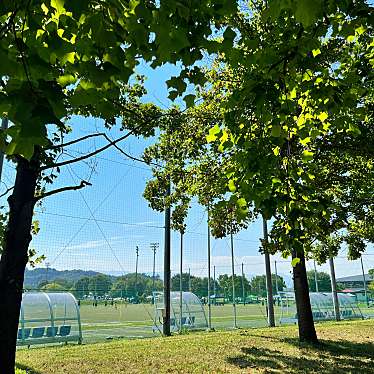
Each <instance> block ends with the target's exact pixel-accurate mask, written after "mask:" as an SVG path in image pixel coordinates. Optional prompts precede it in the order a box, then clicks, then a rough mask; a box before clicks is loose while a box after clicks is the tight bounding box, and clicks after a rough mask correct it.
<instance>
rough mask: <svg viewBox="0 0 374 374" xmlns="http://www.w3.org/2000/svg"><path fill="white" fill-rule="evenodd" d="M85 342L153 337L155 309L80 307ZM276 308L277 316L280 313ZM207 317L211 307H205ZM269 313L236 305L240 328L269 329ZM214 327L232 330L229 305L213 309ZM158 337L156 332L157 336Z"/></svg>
mask: <svg viewBox="0 0 374 374" xmlns="http://www.w3.org/2000/svg"><path fill="white" fill-rule="evenodd" d="M80 310H81V320H82V330H83V339H84V341H86V342H99V341H103V340H105V339H106V338H107V337H119V336H121V337H140V336H142V337H151V336H154V335H155V334H154V333H153V332H152V326H153V325H154V322H153V318H154V307H153V305H151V304H120V303H118V304H117V308H115V307H114V306H111V305H107V306H104V305H103V304H99V305H98V306H97V307H93V306H92V305H91V304H86V303H85V304H82V305H81V308H80ZM278 311H279V310H278V308H276V313H277V312H278ZM205 312H206V315H208V307H207V306H205ZM265 315H266V310H265V307H264V306H261V305H260V304H250V305H237V317H238V318H237V325H238V326H239V327H264V326H266V317H265ZM212 324H213V327H215V328H216V329H229V328H232V327H233V307H232V305H229V304H226V305H223V306H212ZM156 335H157V333H156Z"/></svg>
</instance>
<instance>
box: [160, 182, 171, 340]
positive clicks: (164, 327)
mask: <svg viewBox="0 0 374 374" xmlns="http://www.w3.org/2000/svg"><path fill="white" fill-rule="evenodd" d="M170 183H171V182H170V180H169V181H168V186H167V190H166V197H168V196H170ZM164 245H165V249H164V307H165V311H164V315H163V324H162V332H163V334H164V336H170V273H171V271H170V207H166V208H165V244H164Z"/></svg>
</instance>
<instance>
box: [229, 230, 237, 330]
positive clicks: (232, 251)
mask: <svg viewBox="0 0 374 374" xmlns="http://www.w3.org/2000/svg"><path fill="white" fill-rule="evenodd" d="M230 239H231V274H232V306H233V312H234V328H235V329H236V328H237V327H238V326H237V323H236V303H235V267H234V238H233V235H232V230H231V232H230Z"/></svg>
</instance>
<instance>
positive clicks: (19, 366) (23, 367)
mask: <svg viewBox="0 0 374 374" xmlns="http://www.w3.org/2000/svg"><path fill="white" fill-rule="evenodd" d="M16 369H21V370H24V371H25V372H26V373H27V374H43V373H42V372H41V371H37V370H35V369H33V368H31V367H30V366H26V365H22V364H16Z"/></svg>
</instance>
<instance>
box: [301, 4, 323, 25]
mask: <svg viewBox="0 0 374 374" xmlns="http://www.w3.org/2000/svg"><path fill="white" fill-rule="evenodd" d="M322 11H323V1H322V0H313V1H311V0H297V2H296V11H295V18H296V20H297V21H299V22H300V23H302V24H303V26H304V27H308V26H311V25H312V24H314V23H315V22H316V21H317V20H318V17H319V16H320V15H322Z"/></svg>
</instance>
